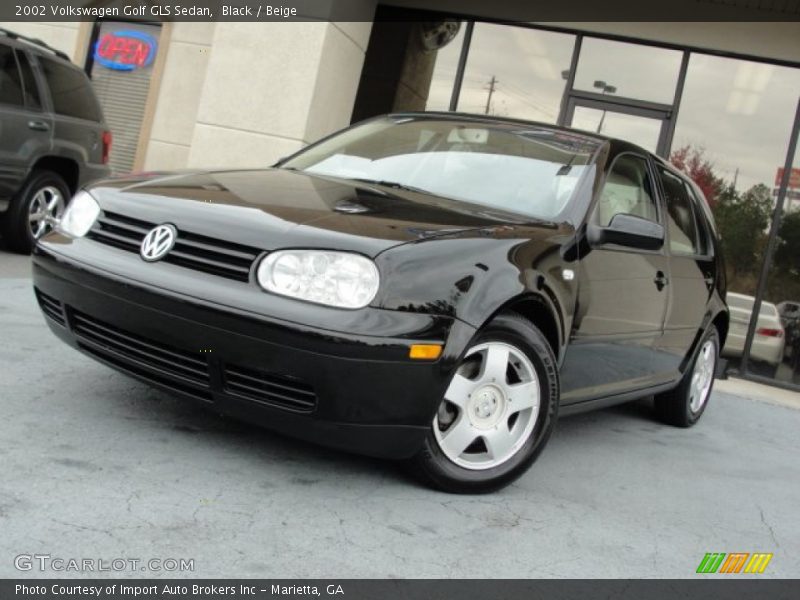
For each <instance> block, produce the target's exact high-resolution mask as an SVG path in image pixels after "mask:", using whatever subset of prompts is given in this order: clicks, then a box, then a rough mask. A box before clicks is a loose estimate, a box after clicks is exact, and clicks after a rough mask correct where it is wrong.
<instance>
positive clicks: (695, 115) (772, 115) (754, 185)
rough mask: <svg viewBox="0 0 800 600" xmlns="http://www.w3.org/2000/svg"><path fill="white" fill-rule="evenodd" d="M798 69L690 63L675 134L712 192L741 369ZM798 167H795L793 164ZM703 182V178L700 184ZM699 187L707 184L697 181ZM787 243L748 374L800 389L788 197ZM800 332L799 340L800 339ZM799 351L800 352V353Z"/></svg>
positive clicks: (779, 250) (795, 237)
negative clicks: (793, 384)
mask: <svg viewBox="0 0 800 600" xmlns="http://www.w3.org/2000/svg"><path fill="white" fill-rule="evenodd" d="M799 96H800V70H798V69H793V68H790V67H781V66H777V65H769V64H764V63H758V62H755V61H746V60H738V59H732V58H723V57H716V56H709V55H704V54H692V56H691V57H690V60H689V68H688V71H687V75H686V83H685V87H684V94H683V98H682V100H681V105H680V111H679V114H678V121H677V124H676V129H675V137H674V142H673V149H678V152H686V149H689V151H688V155H689V156H701V157H702V158H701V160H700V161H699V162H698V161H696V162H695V164H696V165H697V164H700V165H701V166H702V165H703V164H704V165H705V166H704V167H702V170H705V172H706V173H705V174H704V175H702V178H703V179H704V180H705V181H706V183H705V185H703V186H701V187H704V188H705V190H706V194H707V195H708V196H709V201H710V203H711V205H712V210H713V212H714V217H715V220H716V222H717V227H718V229H719V232H720V238H721V240H722V248H723V251H724V253H725V258H726V271H727V277H728V292H729V294H728V303H729V306H730V310H731V325H730V331H729V334H728V339H727V341H726V344H725V348H723V355H724V356H726V357H727V358H728V359H729V365H730V367H731V368H733V369H735V370H741V367H742V365H741V359H742V356H743V354H744V352H745V345H746V344H745V337H746V334H747V328H748V325H749V323H750V320H751V319H752V318H753V302H754V297H755V295H756V293H757V290H758V282H759V276H760V273H761V267H762V264H763V261H764V254H765V251H766V247H767V243H768V238H769V230H770V226H771V222H772V217H773V211H774V209H775V200H776V196H777V188H778V183H779V182H778V179H777V172H778V169H779V168H781V167H782V166H783V164H784V161H785V160H786V149H787V147H788V142H789V135H790V132H791V129H792V123H793V119H794V114H795V109H796V106H797V100H798V97H799ZM796 163H797V160H796V158H795V164H796ZM696 180H697V178H696ZM698 183H699V182H698ZM789 193H790V198H787V201H786V203H785V205H784V215H783V218H782V220H781V223H780V225H779V229H778V232H779V239H778V243H777V246H776V250H775V253H774V255H773V258H772V264H771V265H770V267H769V276H768V278H767V285H766V289H765V293H764V297H763V299H762V302H763V303H762V306H761V310H760V311H759V314H758V315H757V316H756V317H755V324H756V333H755V336H754V338H753V342H752V345H751V346H750V360H749V361H748V365H747V370H748V371H749V372H750V373H753V374H755V375H761V376H766V377H774V378H775V379H777V380H779V381H783V382H787V383H790V382H794V383H800V378H798V377H797V376H796V373H797V372H798V370H797V366H798V365H797V363H798V361H800V354H797V353H795V352H794V350H793V348H794V346H795V344H797V345H798V348H800V335H797V336H795V329H797V327H796V325H795V321H794V320H793V317H792V316H791V310H790V309H791V307H792V305H793V304H794V303H795V302H796V301H800V270H798V265H797V264H796V263H797V259H796V256H797V254H795V251H796V250H797V251H798V252H800V247H796V245H797V244H800V226H798V227H795V224H797V225H800V212H798V211H797V209H796V208H795V207H794V205H793V203H792V200H791V196H794V195H795V194H797V195H800V192H795V191H794V190H791V189H790V192H789ZM798 333H800V331H798ZM799 352H800V350H799Z"/></svg>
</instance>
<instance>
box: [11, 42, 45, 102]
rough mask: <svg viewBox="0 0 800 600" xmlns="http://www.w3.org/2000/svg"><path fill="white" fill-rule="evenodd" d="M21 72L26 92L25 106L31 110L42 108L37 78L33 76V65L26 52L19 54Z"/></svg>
mask: <svg viewBox="0 0 800 600" xmlns="http://www.w3.org/2000/svg"><path fill="white" fill-rule="evenodd" d="M17 60H18V61H19V70H20V72H21V73H22V83H23V86H24V92H25V106H27V107H29V108H41V107H42V100H41V98H40V97H39V87H38V86H37V85H36V78H35V77H34V76H33V69H32V68H31V63H30V61H29V60H28V57H27V56H26V55H25V53H24V52H17Z"/></svg>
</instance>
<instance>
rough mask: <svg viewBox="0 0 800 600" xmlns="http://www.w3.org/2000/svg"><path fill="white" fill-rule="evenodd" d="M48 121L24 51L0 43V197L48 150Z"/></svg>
mask: <svg viewBox="0 0 800 600" xmlns="http://www.w3.org/2000/svg"><path fill="white" fill-rule="evenodd" d="M51 124H52V123H51V119H50V118H49V117H48V116H47V115H45V113H43V112H42V105H41V100H40V95H39V89H38V87H37V85H36V81H35V78H34V75H33V71H32V70H31V66H30V61H29V60H28V57H27V55H26V53H25V52H22V51H19V50H15V49H14V48H12V47H11V46H9V45H6V44H0V199H5V200H6V201H7V200H8V198H9V197H10V196H13V195H14V194H15V193H16V191H17V190H18V189H19V187H20V185H21V184H22V182H23V180H24V179H25V176H26V175H27V172H28V169H29V168H30V166H31V165H32V164H33V162H34V161H35V160H36V159H37V158H38V157H39V156H40V155H41V154H42V153H43V152H45V151H46V150H48V149H49V147H50V136H51ZM0 208H2V207H0Z"/></svg>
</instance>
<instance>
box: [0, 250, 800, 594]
mask: <svg viewBox="0 0 800 600" xmlns="http://www.w3.org/2000/svg"><path fill="white" fill-rule="evenodd" d="M721 387H722V386H721ZM741 387H742V389H741V390H740V389H739V386H737V384H736V382H735V380H729V381H727V382H726V383H725V386H724V389H725V390H726V391H724V392H723V391H720V390H717V391H715V393H714V395H713V397H712V398H711V400H710V405H709V407H708V409H707V412H706V414H705V415H704V417H703V419H702V421H701V422H700V424H698V425H697V426H696V427H694V428H692V429H688V430H684V429H675V428H672V427H668V426H664V425H661V424H659V423H657V422H656V421H654V419H653V418H652V406H651V403H649V402H648V401H640V402H637V403H633V404H629V405H626V406H622V407H615V408H611V409H607V410H603V411H599V412H594V413H588V414H584V415H578V416H575V417H570V418H565V419H562V420H561V421H560V423H559V424H558V428H557V431H556V433H555V435H554V437H553V438H552V440H551V441H550V443H549V445H548V447H547V448H546V449H545V451H544V453H543V454H542V456H541V457H540V459H539V461H538V462H537V464H536V465H534V468H533V469H532V470H531V471H529V472H528V473H527V474H526V475H525V476H524V477H522V479H521V480H519V481H518V482H517V483H515V484H514V485H512V486H510V487H509V488H507V489H505V490H503V491H501V492H498V493H495V494H491V495H484V496H471V497H470V496H453V495H447V494H443V493H438V492H433V491H430V490H429V489H427V488H425V487H423V486H421V485H420V484H418V483H417V482H416V481H415V479H414V478H413V477H410V476H409V475H408V474H407V473H406V472H405V470H404V469H403V468H400V467H399V466H398V465H396V464H394V463H390V462H383V461H378V460H372V459H366V458H362V457H358V456H352V455H349V454H344V453H340V452H335V451H331V450H326V449H324V448H320V447H317V446H315V445H312V444H307V443H301V442H298V441H294V440H291V439H288V438H285V437H283V436H281V435H278V434H276V433H271V432H269V431H266V430H262V429H259V428H257V427H254V426H250V425H248V424H244V423H240V422H237V421H234V420H231V419H227V418H223V417H220V416H217V415H215V414H214V413H212V412H210V411H208V410H207V409H205V408H202V407H199V406H195V405H193V404H190V403H185V402H183V401H180V400H177V399H175V398H173V397H170V396H169V395H168V394H164V393H161V392H158V391H155V390H152V389H150V388H149V387H148V386H146V385H144V384H142V383H139V382H137V381H134V380H131V379H129V378H127V377H125V376H124V375H121V374H119V373H116V372H115V371H113V370H111V369H109V368H107V367H105V366H103V365H100V364H98V363H96V362H94V361H93V360H91V359H89V358H87V357H84V356H82V355H81V354H79V353H78V352H76V351H75V350H73V349H71V348H69V347H67V346H65V345H64V344H62V343H61V342H60V341H58V340H57V339H56V338H55V337H54V336H53V335H52V334H51V333H50V331H49V330H48V328H47V326H46V325H45V322H44V318H43V317H42V316H41V314H40V313H39V310H38V308H37V307H36V303H35V300H34V296H33V293H32V289H31V283H30V277H29V259H28V258H27V257H20V256H15V255H11V254H8V253H5V252H3V251H0V406H2V418H1V419H0V532H1V533H0V577H16V576H20V575H24V576H26V577H29V576H32V577H52V576H80V575H81V573H79V572H72V571H66V572H65V571H62V572H54V571H44V572H42V571H39V570H38V568H37V567H36V564H35V563H34V566H33V568H32V570H29V571H22V572H21V571H19V570H17V568H16V567H15V557H18V556H20V555H22V556H26V555H33V554H40V555H48V556H50V557H51V558H63V559H70V558H75V559H79V560H80V559H85V558H88V559H94V560H101V559H102V560H106V561H112V560H114V559H120V558H121V559H126V560H130V559H138V560H141V561H147V560H149V559H159V560H162V561H164V560H166V559H176V560H177V559H187V560H193V561H194V562H193V564H194V571H193V572H168V573H167V572H164V571H163V567H162V570H161V571H146V572H139V571H140V570H141V567H137V568H136V569H135V570H123V571H122V572H104V573H97V572H94V573H92V572H89V573H86V574H85V575H86V576H98V575H99V576H108V577H111V576H115V577H120V576H137V575H148V576H157V577H158V576H171V577H183V576H193V577H234V576H236V577H284V578H294V577H323V578H327V577H332V578H345V577H423V578H428V577H447V578H449V577H467V578H485V577H487V578H500V577H502V578H528V577H581V578H592V577H621V578H629V577H646V578H652V577H669V578H687V577H689V578H690V577H697V575H696V574H695V570H696V568H697V566H698V564H699V563H700V561H701V559H702V558H703V556H704V554H705V553H707V552H726V553H728V552H770V553H774V557H773V559H772V561H771V562H770V564H769V565H768V567H767V569H766V571H765V573H764V574H763V575H759V576H758V577H792V578H793V577H799V576H800V461H798V445H797V440H798V431H800V410H797V409H796V408H794V407H793V405H792V403H791V401H790V402H787V403H785V404H779V403H771V402H762V401H758V400H756V399H754V393H753V390H752V387H747V386H741ZM759 387H760V386H759ZM762 392H763V390H762ZM767 394H769V392H767ZM17 563H18V565H21V566H22V567H24V566H25V565H26V562H25V559H23V560H22V562H19V559H17ZM98 564H99V563H98ZM140 564H141V563H140ZM170 564H171V563H170ZM126 568H127V567H126ZM705 577H708V576H705ZM721 577H724V576H721ZM737 577H745V575H738V576H737Z"/></svg>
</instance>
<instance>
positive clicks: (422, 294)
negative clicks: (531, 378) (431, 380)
mask: <svg viewBox="0 0 800 600" xmlns="http://www.w3.org/2000/svg"><path fill="white" fill-rule="evenodd" d="M509 233H510V232H509ZM515 233H516V235H511V234H509V235H497V234H496V233H495V235H492V236H491V237H489V236H486V237H480V236H470V237H468V238H458V239H451V238H438V239H432V240H427V241H424V242H420V243H416V244H405V245H402V246H398V247H395V248H393V249H390V250H387V251H386V252H384V253H382V254H380V255H379V256H378V257H377V258H376V262H377V264H378V268H379V269H380V272H381V276H382V278H383V283H382V285H381V291H380V292H379V295H378V296H377V297H376V300H375V303H376V304H377V305H378V306H379V307H380V308H385V309H389V310H399V311H414V312H424V313H434V314H442V315H447V316H450V317H455V318H457V319H460V320H461V321H464V322H465V323H467V324H469V325H471V326H472V327H475V328H480V327H481V326H482V325H483V324H485V323H486V322H487V321H488V320H489V319H490V318H491V317H492V316H493V315H494V314H496V313H497V312H498V311H499V310H501V309H502V308H504V307H505V306H507V305H509V303H514V302H516V301H519V300H524V299H525V298H526V297H530V296H537V297H538V298H539V299H541V300H542V301H543V303H544V304H545V305H546V306H547V307H548V309H549V310H550V311H551V312H552V313H553V315H552V316H553V318H554V319H555V321H556V323H557V324H558V328H559V330H560V332H559V337H560V341H563V340H564V339H565V338H566V336H567V332H568V331H569V328H570V327H571V323H572V318H571V317H572V314H573V313H574V309H575V298H576V296H577V281H576V280H575V277H574V272H573V271H571V269H572V266H571V265H570V264H569V263H568V262H566V261H565V260H564V259H563V258H562V257H561V253H560V249H561V246H562V244H563V243H564V241H566V240H568V239H571V237H572V236H573V233H574V232H572V231H565V230H562V229H561V228H559V229H556V230H554V231H551V232H549V233H550V235H546V236H541V235H539V236H531V237H521V236H520V235H519V233H520V232H515Z"/></svg>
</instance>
